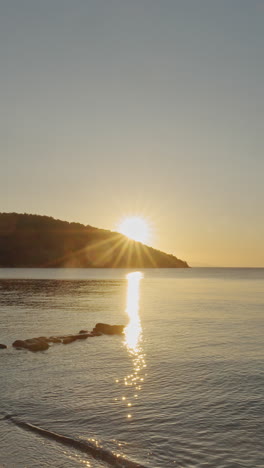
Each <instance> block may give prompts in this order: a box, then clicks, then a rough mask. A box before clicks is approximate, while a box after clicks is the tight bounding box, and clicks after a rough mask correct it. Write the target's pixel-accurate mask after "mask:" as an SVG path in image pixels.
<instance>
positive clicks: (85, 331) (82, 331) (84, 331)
mask: <svg viewBox="0 0 264 468" xmlns="http://www.w3.org/2000/svg"><path fill="white" fill-rule="evenodd" d="M81 333H88V330H80V331H79V334H81Z"/></svg>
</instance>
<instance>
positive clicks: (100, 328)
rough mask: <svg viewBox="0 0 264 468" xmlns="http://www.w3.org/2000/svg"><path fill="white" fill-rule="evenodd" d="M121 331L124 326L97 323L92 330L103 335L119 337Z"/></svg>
mask: <svg viewBox="0 0 264 468" xmlns="http://www.w3.org/2000/svg"><path fill="white" fill-rule="evenodd" d="M123 331H124V325H108V324H107V323H97V324H96V325H95V327H94V329H93V332H95V333H98V332H99V333H102V334H103V335H121V334H122V333H123Z"/></svg>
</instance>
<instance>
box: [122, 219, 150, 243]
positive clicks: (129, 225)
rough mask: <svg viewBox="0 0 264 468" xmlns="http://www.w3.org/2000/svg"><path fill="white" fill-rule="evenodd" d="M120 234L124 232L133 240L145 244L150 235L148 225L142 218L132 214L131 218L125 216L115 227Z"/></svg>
mask: <svg viewBox="0 0 264 468" xmlns="http://www.w3.org/2000/svg"><path fill="white" fill-rule="evenodd" d="M117 230H118V232H120V234H124V235H125V236H127V237H129V239H133V240H135V241H139V242H142V243H143V244H145V243H146V242H148V240H149V237H150V232H149V226H148V224H147V222H146V221H145V220H144V219H143V218H139V217H137V216H133V217H131V218H125V219H123V220H122V221H121V223H120V224H119V225H118V227H117Z"/></svg>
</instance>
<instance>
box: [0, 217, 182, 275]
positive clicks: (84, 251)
mask: <svg viewBox="0 0 264 468" xmlns="http://www.w3.org/2000/svg"><path fill="white" fill-rule="evenodd" d="M0 267H35V268H39V267H42V268H44V267H75V268H188V265H187V263H186V262H184V261H182V260H179V259H178V258H176V257H174V256H173V255H168V254H166V253H164V252H160V251H159V250H156V249H153V248H151V247H147V246H146V245H143V244H141V243H140V242H136V241H132V240H129V239H128V238H127V237H125V236H123V235H122V234H119V233H117V232H112V231H107V230H104V229H98V228H95V227H92V226H84V225H83V224H79V223H69V222H67V221H60V220H58V219H54V218H51V217H49V216H39V215H31V214H18V213H0Z"/></svg>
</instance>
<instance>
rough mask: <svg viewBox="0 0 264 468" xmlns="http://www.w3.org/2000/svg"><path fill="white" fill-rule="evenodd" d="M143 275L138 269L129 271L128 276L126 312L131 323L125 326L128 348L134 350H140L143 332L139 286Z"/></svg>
mask: <svg viewBox="0 0 264 468" xmlns="http://www.w3.org/2000/svg"><path fill="white" fill-rule="evenodd" d="M142 277H143V275H142V273H141V272H139V271H136V272H133V273H128V275H127V276H126V278H127V302H126V313H127V315H128V317H129V323H128V325H127V327H126V328H125V341H126V345H127V347H128V349H129V350H130V351H133V352H135V353H136V352H137V351H138V344H139V341H140V336H141V332H142V328H141V322H140V317H139V287H140V281H141V279H142Z"/></svg>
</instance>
